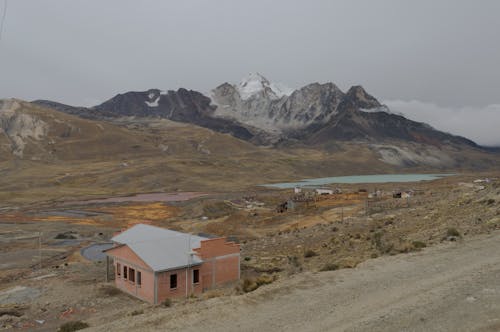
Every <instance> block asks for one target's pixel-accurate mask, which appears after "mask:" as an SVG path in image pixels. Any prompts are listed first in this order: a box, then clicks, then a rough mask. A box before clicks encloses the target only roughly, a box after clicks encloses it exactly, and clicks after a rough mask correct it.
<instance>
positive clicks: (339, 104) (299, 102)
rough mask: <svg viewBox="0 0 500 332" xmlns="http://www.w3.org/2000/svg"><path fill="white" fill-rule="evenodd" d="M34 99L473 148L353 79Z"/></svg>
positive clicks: (265, 133)
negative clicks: (95, 98) (341, 84)
mask: <svg viewBox="0 0 500 332" xmlns="http://www.w3.org/2000/svg"><path fill="white" fill-rule="evenodd" d="M34 103H36V104H39V105H42V106H45V107H50V108H54V109H57V110H59V111H62V112H65V113H70V114H74V115H78V116H81V117H85V118H91V119H114V118H120V117H125V116H127V117H130V116H132V117H138V118H165V119H169V120H173V121H178V122H184V123H191V124H195V125H198V126H201V127H205V128H209V129H212V130H214V131H217V132H221V133H228V134H231V135H233V136H235V137H237V138H240V139H243V140H246V141H250V142H252V143H254V144H258V145H261V144H264V145H269V144H272V145H276V144H280V143H283V142H296V143H300V144H306V145H323V144H329V143H331V142H332V141H352V140H361V141H368V142H372V143H374V142H380V141H384V140H401V141H405V142H416V143H423V144H430V145H434V146H440V145H442V144H454V145H457V146H461V145H465V146H469V147H477V146H476V144H475V143H474V142H472V141H470V140H468V139H466V138H463V137H459V136H455V135H451V134H448V133H443V132H440V131H437V130H435V129H433V128H432V127H430V126H429V125H427V124H425V123H420V122H415V121H412V120H409V119H406V118H405V117H404V116H402V115H400V114H397V113H395V112H392V111H391V110H389V108H388V107H387V106H385V105H382V104H381V103H380V102H379V101H378V100H377V99H376V98H375V97H373V96H371V95H370V94H368V93H367V92H366V91H365V90H364V89H363V87H361V86H353V87H351V88H350V89H349V90H348V91H347V92H343V91H342V90H341V89H339V88H338V87H337V86H336V85H335V84H334V83H331V82H329V83H323V84H320V83H312V84H308V85H306V86H304V87H302V88H299V89H295V90H293V89H290V88H287V87H285V86H284V85H282V84H277V83H273V82H271V81H269V80H268V79H266V78H265V77H263V76H262V75H260V74H249V75H248V76H247V77H246V78H244V79H243V80H242V81H241V82H240V83H238V84H230V83H227V82H226V83H223V84H221V85H219V86H218V87H216V88H215V89H213V90H212V91H211V92H210V93H209V96H205V95H203V94H202V93H200V92H197V91H194V90H187V89H184V88H180V89H178V90H177V91H173V90H169V91H163V90H159V89H150V90H147V91H142V92H136V91H132V92H126V93H123V94H118V95H116V96H115V97H113V98H111V99H109V100H107V101H106V102H104V103H102V104H100V105H97V106H94V107H90V108H83V107H72V106H68V105H64V104H59V103H56V102H52V101H44V100H38V101H35V102H34ZM396 111H397V110H396Z"/></svg>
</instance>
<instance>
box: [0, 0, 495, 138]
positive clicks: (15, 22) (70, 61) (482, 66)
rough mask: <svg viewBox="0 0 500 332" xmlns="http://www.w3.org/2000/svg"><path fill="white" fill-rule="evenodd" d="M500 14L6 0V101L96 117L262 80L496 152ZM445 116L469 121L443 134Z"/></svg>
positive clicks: (369, 6)
mask: <svg viewBox="0 0 500 332" xmlns="http://www.w3.org/2000/svg"><path fill="white" fill-rule="evenodd" d="M3 1H4V0H0V9H1V12H0V13H3ZM499 13H500V1H495V0H491V1H489V0H482V1H472V0H470V1H459V0H435V1H431V0H421V1H413V0H412V1H410V0H408V1H406V0H379V1H373V0H366V1H352V0H346V1H334V0H329V1H327V0H325V1H320V0H309V1H306V0H303V1H293V0H286V1H285V0H283V1H277V0H273V1H270V0H252V1H248V0H247V1H243V0H242V1H238V0H197V1H194V0H193V1H191V0H182V1H181V0H177V1H167V0H164V1H160V0H140V1H139V0H136V1H129V0H106V1H102V0H100V1H98V0H71V1H68V0H31V1H29V0H9V2H8V12H7V16H6V20H5V25H4V31H3V37H2V40H1V41H0V98H6V97H17V98H22V99H27V100H33V99H39V98H43V99H51V100H56V101H60V102H64V103H68V104H73V105H84V106H90V105H94V104H97V103H99V102H102V101H104V100H106V99H108V98H110V97H112V96H113V95H115V94H117V93H120V92H125V91H128V90H145V89H148V88H153V87H154V88H161V89H177V88H178V87H186V88H190V89H195V90H200V91H202V92H204V91H208V90H209V89H211V88H214V87H215V86H217V85H218V84H220V83H223V82H225V81H229V82H237V81H239V80H240V78H241V77H243V76H245V75H246V74H247V73H248V72H253V71H257V72H260V73H262V74H263V75H264V76H266V77H267V78H268V79H270V80H273V81H277V82H282V83H285V84H287V85H289V86H291V87H300V86H303V85H305V84H307V83H311V82H317V81H318V82H327V81H332V82H334V83H336V84H337V85H338V86H339V87H341V88H342V89H344V90H345V89H347V88H348V87H349V86H350V85H354V84H361V85H363V86H364V87H365V89H366V90H367V91H368V92H369V93H371V94H373V95H374V96H375V97H377V98H378V99H379V100H381V101H383V102H387V104H388V105H389V106H392V107H394V106H397V107H398V108H399V109H397V110H395V111H401V112H404V113H405V114H408V116H409V117H411V118H415V119H417V120H421V121H424V120H426V119H427V117H428V116H429V114H430V115H432V118H433V120H432V121H430V120H429V121H427V122H430V123H431V124H432V125H434V126H436V127H438V128H439V129H443V130H448V131H452V132H453V133H457V134H463V135H468V137H470V138H472V139H475V140H478V141H479V142H480V143H484V144H500V130H496V127H495V128H493V129H491V128H490V127H491V126H492V125H491V124H492V123H493V124H496V123H498V125H499V127H500V114H499V113H500V107H499V106H498V104H500V95H499V91H500V60H499V59H500V19H498V15H499ZM435 112H438V114H434V113H435ZM450 112H451V113H450ZM478 114H480V115H481V119H483V120H481V121H475V122H477V123H474V124H471V123H470V121H468V119H476V118H477V117H478ZM424 115H425V116H424ZM450 115H453V116H458V117H459V118H460V121H457V123H456V124H454V125H453V126H452V128H443V127H442V124H445V125H446V124H447V123H448V121H447V119H448V118H449V117H450ZM422 117H424V119H421V118H422ZM482 124H485V125H487V126H485V127H482ZM472 125H474V127H473V128H472V127H470V126H472ZM460 126H462V127H460ZM467 126H469V127H467Z"/></svg>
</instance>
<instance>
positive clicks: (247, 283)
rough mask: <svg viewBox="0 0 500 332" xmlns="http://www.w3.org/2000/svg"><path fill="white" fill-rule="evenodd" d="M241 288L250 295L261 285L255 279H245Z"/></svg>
mask: <svg viewBox="0 0 500 332" xmlns="http://www.w3.org/2000/svg"><path fill="white" fill-rule="evenodd" d="M241 288H242V290H243V291H244V292H245V293H249V292H253V291H254V290H256V289H257V288H259V285H257V283H256V282H255V281H254V280H253V279H249V278H245V280H243V285H242V287H241Z"/></svg>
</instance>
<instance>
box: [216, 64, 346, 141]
mask: <svg viewBox="0 0 500 332" xmlns="http://www.w3.org/2000/svg"><path fill="white" fill-rule="evenodd" d="M325 94H327V95H328V96H336V95H337V94H342V92H341V91H340V89H338V88H337V86H335V85H334V84H333V83H326V84H319V83H313V84H309V85H307V86H305V87H302V88H300V89H292V88H290V87H287V86H286V85H284V84H282V83H276V82H272V81H269V80H268V79H267V78H265V77H264V76H262V75H261V74H259V73H250V74H248V75H247V76H246V77H245V78H243V79H242V80H241V81H240V82H239V83H238V84H223V85H221V86H219V87H217V88H216V89H213V90H212V91H211V92H210V94H209V96H210V98H211V100H212V104H214V105H216V106H217V109H216V110H215V113H214V115H215V116H217V117H222V118H228V119H232V120H236V121H238V122H241V123H244V124H246V125H249V126H252V127H255V128H259V129H260V130H264V131H265V132H267V133H269V134H279V133H282V132H283V131H286V130H294V129H299V128H303V127H305V126H307V125H309V124H311V123H313V122H315V121H316V120H317V119H321V120H320V121H321V122H326V121H327V120H328V119H329V118H330V117H331V116H332V114H334V113H335V110H328V112H327V113H325V109H324V108H323V107H322V105H321V103H322V100H321V99H322V98H321V97H322V96H323V95H325Z"/></svg>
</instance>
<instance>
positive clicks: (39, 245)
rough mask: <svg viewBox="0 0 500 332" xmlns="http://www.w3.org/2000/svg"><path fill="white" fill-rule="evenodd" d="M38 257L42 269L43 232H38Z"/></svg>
mask: <svg viewBox="0 0 500 332" xmlns="http://www.w3.org/2000/svg"><path fill="white" fill-rule="evenodd" d="M38 257H39V268H40V270H41V269H42V232H38Z"/></svg>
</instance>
